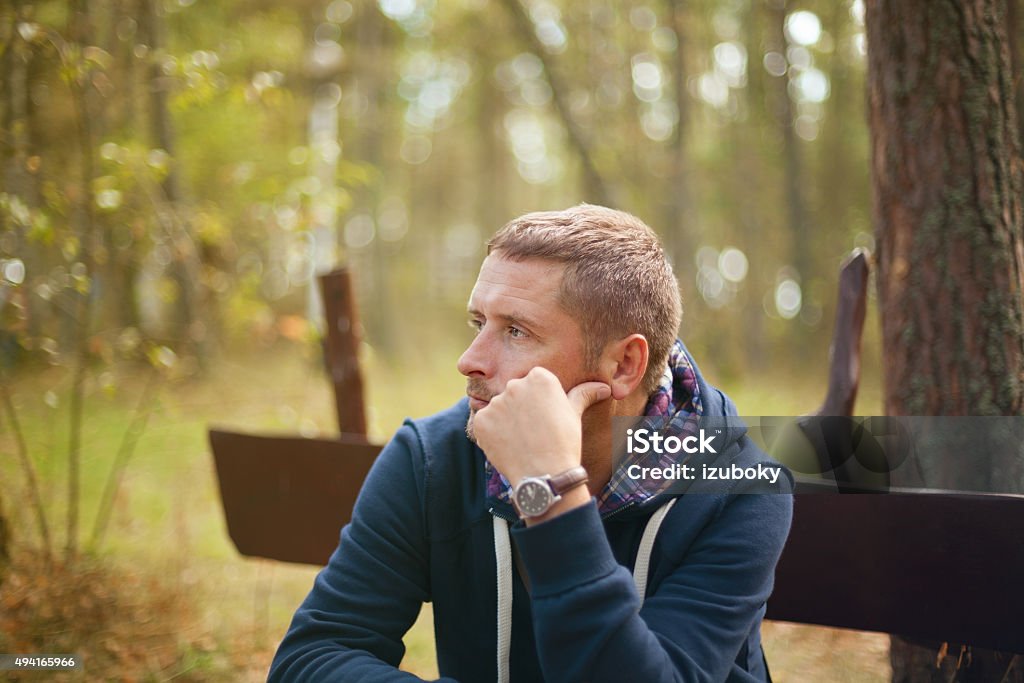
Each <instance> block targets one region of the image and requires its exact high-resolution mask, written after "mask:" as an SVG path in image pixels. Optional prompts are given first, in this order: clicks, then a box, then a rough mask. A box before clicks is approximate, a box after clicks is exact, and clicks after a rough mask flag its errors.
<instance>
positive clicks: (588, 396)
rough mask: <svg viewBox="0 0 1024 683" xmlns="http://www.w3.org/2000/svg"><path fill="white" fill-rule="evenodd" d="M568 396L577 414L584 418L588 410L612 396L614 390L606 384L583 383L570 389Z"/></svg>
mask: <svg viewBox="0 0 1024 683" xmlns="http://www.w3.org/2000/svg"><path fill="white" fill-rule="evenodd" d="M566 395H567V396H568V398H569V403H570V404H571V405H572V407H573V409H575V410H576V414H577V415H580V416H582V415H583V411H585V410H586V409H587V408H589V407H590V406H592V405H594V404H595V403H597V402H598V401H603V400H605V399H606V398H608V397H609V396H611V395H612V388H611V387H610V386H608V385H607V384H605V383H604V382H583V383H582V384H577V385H576V386H574V387H573V388H572V389H570V390H569V393H568V394H566Z"/></svg>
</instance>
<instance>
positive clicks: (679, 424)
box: [484, 339, 704, 515]
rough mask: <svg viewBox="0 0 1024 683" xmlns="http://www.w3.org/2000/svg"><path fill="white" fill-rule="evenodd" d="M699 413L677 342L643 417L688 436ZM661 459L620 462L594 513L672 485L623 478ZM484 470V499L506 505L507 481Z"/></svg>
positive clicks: (692, 377)
mask: <svg viewBox="0 0 1024 683" xmlns="http://www.w3.org/2000/svg"><path fill="white" fill-rule="evenodd" d="M703 413H704V408H703V405H702V403H701V396H700V387H699V386H698V384H697V373H696V372H695V371H694V369H693V361H692V360H691V359H690V358H689V356H687V355H686V350H685V349H684V348H683V343H682V342H681V341H679V340H678V339H677V340H676V342H675V344H673V346H672V350H671V351H670V352H669V356H668V362H667V363H666V364H665V371H664V372H663V373H662V375H661V381H660V382H659V383H658V388H657V389H655V390H654V391H653V392H652V393H651V396H650V398H649V399H647V406H646V407H645V408H644V417H652V418H668V424H667V425H665V426H664V427H663V429H664V431H666V432H667V433H670V434H676V435H682V434H686V435H690V434H696V433H697V431H698V424H699V422H700V417H701V415H702V414H703ZM659 422H660V420H659ZM662 457H663V458H666V459H667V461H666V462H664V463H662V462H654V463H652V462H648V459H649V458H650V456H640V455H638V454H633V455H632V456H630V457H628V458H626V459H624V460H623V461H622V463H621V464H620V465H619V467H618V468H617V469H616V470H615V472H613V473H612V476H611V478H610V479H609V480H608V483H607V484H605V486H604V488H603V489H602V490H601V493H600V495H599V496H598V497H597V508H598V511H599V512H600V513H601V514H602V515H607V514H610V513H612V512H614V511H616V510H619V509H621V508H624V507H627V506H629V505H633V504H638V503H643V502H644V501H646V500H648V499H650V498H653V497H654V496H656V495H657V494H659V493H661V492H662V490H664V489H665V488H667V487H668V486H670V485H671V484H672V482H671V481H670V480H665V481H663V484H662V488H660V489H651V488H649V487H648V488H644V487H642V486H641V485H640V482H639V481H638V480H635V479H631V478H629V477H627V476H626V471H627V470H628V469H629V466H630V465H633V464H637V463H640V462H641V460H642V459H643V463H642V464H644V465H645V466H652V467H664V466H670V465H671V464H673V462H675V460H674V458H673V457H672V456H670V455H667V454H666V455H663V456H662ZM484 468H485V469H484V476H485V478H486V480H487V496H488V497H490V498H497V499H498V500H500V501H503V502H505V503H509V502H510V494H511V491H512V487H511V485H510V484H509V483H508V480H506V479H505V477H504V476H502V474H501V472H498V470H496V469H494V467H492V466H491V463H490V461H487V462H486V464H485V466H484Z"/></svg>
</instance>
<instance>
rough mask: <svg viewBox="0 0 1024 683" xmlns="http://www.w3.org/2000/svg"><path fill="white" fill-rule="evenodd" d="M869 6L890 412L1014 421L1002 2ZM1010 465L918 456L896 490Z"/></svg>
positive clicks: (1014, 305) (962, 666) (903, 676)
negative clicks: (1010, 418) (1002, 417)
mask: <svg viewBox="0 0 1024 683" xmlns="http://www.w3.org/2000/svg"><path fill="white" fill-rule="evenodd" d="M866 9H867V15H866V16H867V37H868V46H869V50H868V70H869V72H868V100H869V122H870V127H871V139H872V183H873V186H874V206H873V211H874V220H875V226H876V231H877V245H878V257H879V258H878V268H879V270H878V294H879V307H880V317H881V321H882V343H883V362H884V372H883V375H884V377H885V382H886V384H885V410H886V412H887V413H888V414H890V415H1019V414H1020V413H1021V409H1022V407H1024V405H1022V404H1024V381H1022V380H1024V331H1022V319H1024V311H1022V301H1021V294H1022V270H1024V253H1022V242H1021V237H1022V235H1021V227H1022V226H1021V203H1020V202H1021V199H1020V198H1021V191H1022V189H1024V184H1022V176H1021V166H1020V163H1021V160H1020V148H1019V138H1018V129H1017V118H1016V117H1017V114H1016V105H1015V93H1014V87H1013V80H1012V74H1011V70H1010V50H1009V43H1008V36H1007V4H1006V0H941V1H936V0H898V1H896V0H868V1H867V3H866ZM979 450H982V449H979ZM1011 459H1013V460H1016V459H1019V456H1017V455H1016V454H1008V453H985V452H971V453H970V454H969V457H957V456H955V455H949V454H946V453H935V452H931V453H922V454H919V457H918V462H917V463H916V465H917V467H914V468H901V469H900V470H898V471H897V472H894V473H893V484H895V485H900V484H904V485H905V484H906V483H907V481H906V480H907V478H908V477H909V476H911V475H908V474H907V472H913V476H915V477H919V478H918V479H916V480H915V481H913V482H912V483H914V484H916V485H923V486H927V487H934V488H973V489H979V488H987V489H988V490H995V488H994V486H993V485H994V484H996V483H997V482H996V476H994V473H995V472H998V471H1000V470H1001V469H1002V470H1005V468H1007V467H1009V468H1010V470H1011V471H1012V470H1013V468H1015V467H1019V463H1016V464H1014V463H1011V462H1008V461H1009V460H1011ZM999 486H1000V487H1001V488H1002V489H1003V490H1007V491H1011V492H1017V493H1020V492H1021V491H1022V489H1024V485H1022V482H1021V481H1015V480H1010V481H1002V482H999ZM934 571H941V567H936V568H934ZM951 590H956V587H951ZM936 599H941V596H936ZM979 609H984V605H979ZM891 659H892V664H893V680H895V681H932V680H935V681H939V680H941V681H950V680H959V681H980V680H993V681H1000V680H1002V681H1007V682H1010V681H1021V680H1024V667H1020V666H1015V667H1013V668H1012V671H1010V672H1009V673H1006V672H1007V670H1008V667H1010V663H1011V659H1012V658H1011V656H1008V655H1005V654H1002V653H993V652H989V651H982V650H977V649H974V650H971V649H970V648H966V649H964V648H962V647H961V645H960V644H953V643H947V644H933V645H931V646H928V645H925V646H920V645H916V644H913V643H909V642H907V641H905V640H902V639H900V638H896V637H894V638H893V641H892V653H891ZM1004 673H1006V675H1005V677H1004Z"/></svg>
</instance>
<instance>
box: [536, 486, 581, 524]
mask: <svg viewBox="0 0 1024 683" xmlns="http://www.w3.org/2000/svg"><path fill="white" fill-rule="evenodd" d="M589 502H590V491H589V490H588V489H587V487H586V486H585V485H584V486H577V487H576V488H574V489H572V490H571V491H566V492H565V493H564V494H563V495H562V497H561V499H559V500H557V501H555V503H554V504H553V505H552V506H551V507H550V508H548V510H547V512H545V513H544V514H543V515H538V516H537V517H526V518H524V520H523V521H524V522H526V526H534V525H536V524H541V523H543V522H546V521H548V520H551V519H554V518H555V517H558V516H559V515H563V514H565V513H566V512H569V511H570V510H575V509H576V508H579V507H583V506H584V505H586V504H587V503H589Z"/></svg>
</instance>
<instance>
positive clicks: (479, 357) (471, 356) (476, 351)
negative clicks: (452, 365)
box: [456, 330, 493, 378]
mask: <svg viewBox="0 0 1024 683" xmlns="http://www.w3.org/2000/svg"><path fill="white" fill-rule="evenodd" d="M488 336H489V335H488V333H487V332H486V331H485V330H481V331H480V332H479V333H477V335H476V336H475V337H474V338H473V341H472V342H471V343H470V344H469V346H468V347H467V348H466V350H465V351H464V352H463V353H462V355H461V356H460V357H459V362H458V364H457V365H456V367H458V369H459V372H461V373H462V374H463V375H465V376H466V377H482V378H487V377H490V376H491V359H492V358H493V355H492V354H491V353H489V352H488V350H487V346H488V341H487V338H488Z"/></svg>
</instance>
